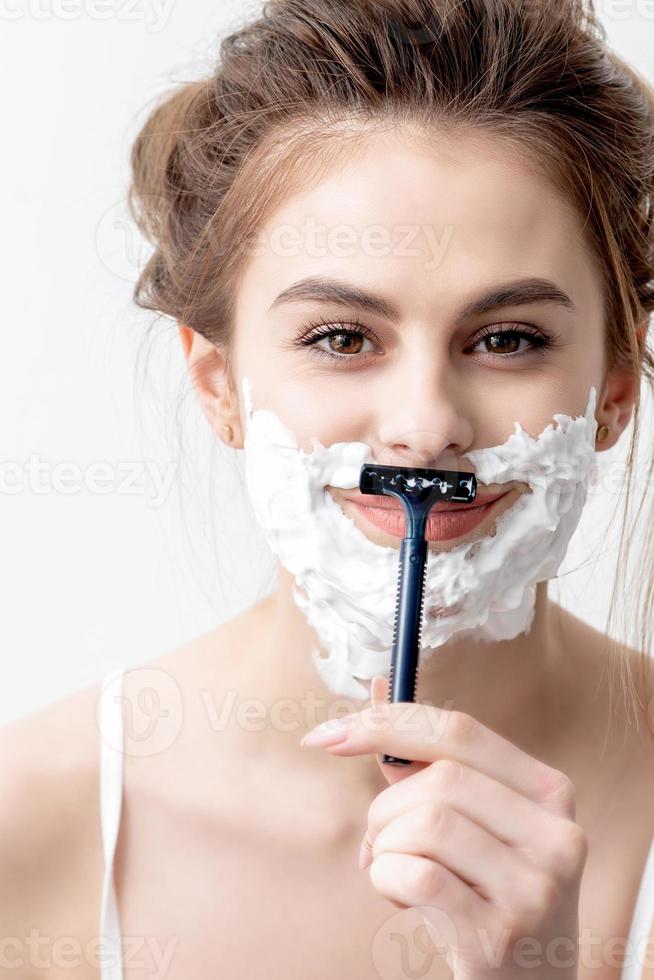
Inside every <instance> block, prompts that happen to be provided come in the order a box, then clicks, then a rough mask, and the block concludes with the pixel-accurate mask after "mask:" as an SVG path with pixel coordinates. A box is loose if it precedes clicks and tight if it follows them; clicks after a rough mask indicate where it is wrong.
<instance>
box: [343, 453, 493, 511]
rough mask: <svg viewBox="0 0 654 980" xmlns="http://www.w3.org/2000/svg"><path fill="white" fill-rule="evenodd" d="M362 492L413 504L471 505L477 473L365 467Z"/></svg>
mask: <svg viewBox="0 0 654 980" xmlns="http://www.w3.org/2000/svg"><path fill="white" fill-rule="evenodd" d="M359 490H360V491H361V493H365V494H377V495H378V494H388V495H390V496H392V497H399V498H400V499H404V500H410V501H411V502H412V503H430V504H433V503H435V502H436V501H437V500H457V501H460V502H462V503H466V504H468V503H470V502H471V501H473V500H474V499H475V497H476V495H477V480H476V477H475V475H474V473H466V472H459V471H458V470H430V469H422V468H420V467H416V466H377V465H375V464H372V463H371V464H364V465H363V466H362V467H361V472H360V474H359Z"/></svg>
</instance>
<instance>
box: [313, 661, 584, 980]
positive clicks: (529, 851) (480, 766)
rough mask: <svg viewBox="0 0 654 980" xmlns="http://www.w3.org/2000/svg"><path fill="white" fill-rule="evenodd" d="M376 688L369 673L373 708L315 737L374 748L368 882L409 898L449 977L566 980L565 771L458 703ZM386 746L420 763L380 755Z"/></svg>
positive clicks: (568, 871) (571, 974)
mask: <svg viewBox="0 0 654 980" xmlns="http://www.w3.org/2000/svg"><path fill="white" fill-rule="evenodd" d="M387 691H388V684H387V681H386V680H385V679H384V678H383V677H380V676H377V677H375V678H374V680H373V684H372V690H371V693H372V704H371V706H370V707H369V708H366V709H364V710H362V711H360V712H356V713H354V714H353V715H350V716H348V719H349V720H350V723H351V726H352V727H351V728H350V729H349V731H348V732H347V737H346V738H345V739H344V740H343V741H339V742H337V743H336V744H334V745H330V746H326V747H327V748H329V751H330V752H332V753H333V754H334V755H341V756H350V755H363V754H366V753H371V752H374V753H376V754H377V761H378V763H379V766H380V768H381V770H382V772H383V773H384V775H385V777H386V778H387V779H388V781H389V783H390V784H391V785H390V786H389V787H388V788H387V789H385V790H384V791H383V792H382V793H380V794H379V795H378V796H377V797H376V798H375V799H374V800H373V802H372V804H371V806H370V808H369V810H368V828H367V831H366V835H365V837H364V844H363V845H362V852H363V853H365V852H366V851H367V852H368V855H369V860H368V864H369V867H370V871H369V874H370V880H371V881H372V884H373V886H374V887H375V888H376V889H377V891H378V892H380V893H381V894H382V895H384V896H385V897H386V898H387V899H388V900H389V901H390V902H392V903H393V904H394V905H396V906H398V907H399V908H402V909H406V908H410V907H416V906H420V908H421V911H422V912H423V913H424V914H425V917H426V918H427V919H428V922H429V925H430V928H431V929H433V931H434V932H435V933H436V934H437V935H438V937H439V940H440V942H441V944H442V945H443V946H444V947H445V949H446V951H447V952H446V958H447V961H448V964H449V965H450V967H451V969H452V970H453V972H454V976H455V978H456V980H464V978H465V980H487V978H490V977H492V978H494V980H517V978H522V980H524V978H526V977H530V978H531V980H555V978H556V980H573V978H576V977H577V965H578V934H579V917H578V904H579V889H580V883H581V876H582V872H583V869H584V866H585V862H586V856H587V851H588V845H587V839H586V836H585V834H584V832H583V830H582V829H581V827H580V826H579V825H578V824H577V823H576V822H575V793H574V787H573V785H572V783H571V781H570V779H569V778H568V777H567V776H566V775H565V774H564V773H562V772H560V771H558V770H556V769H552V768H550V767H549V766H547V765H545V764H544V763H542V762H539V761H538V759H535V758H534V757H533V756H530V755H528V754H527V753H526V752H523V751H521V750H520V749H518V748H517V747H516V746H515V745H513V744H512V743H511V742H509V741H508V740H507V739H505V738H502V737H501V736H500V735H498V734H496V733H495V732H493V731H491V730H490V729H488V728H486V727H484V725H482V724H480V723H479V722H478V721H476V720H475V719H474V718H472V717H470V716H469V715H467V714H465V713H462V712H459V711H447V710H442V709H439V708H435V707H433V706H430V705H425V704H408V703H399V704H389V703H388V702H387V701H386V698H387ZM385 752H386V753H389V754H391V755H395V756H398V757H400V758H404V759H411V760H417V761H415V762H412V763H411V765H410V766H405V767H403V768H399V767H395V766H390V765H385V764H384V763H382V762H381V759H380V755H381V754H382V753H385ZM366 838H367V841H366ZM362 866H363V867H365V866H367V865H366V864H364V865H362Z"/></svg>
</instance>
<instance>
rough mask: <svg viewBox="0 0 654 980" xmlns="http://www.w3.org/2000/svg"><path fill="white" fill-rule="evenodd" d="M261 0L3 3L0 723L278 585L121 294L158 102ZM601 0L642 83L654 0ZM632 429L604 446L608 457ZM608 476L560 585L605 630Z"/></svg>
mask: <svg viewBox="0 0 654 980" xmlns="http://www.w3.org/2000/svg"><path fill="white" fill-rule="evenodd" d="M258 6H259V5H258V4H256V3H248V4H243V3H238V2H235V0H221V2H220V4H216V3H215V0H211V2H209V0H193V2H192V3H186V4H182V3H181V2H175V0H158V2H149V0H109V2H107V0H97V2H94V0H59V2H57V0H0V43H1V50H0V83H1V91H2V136H3V141H2V154H1V157H0V168H1V169H0V176H1V178H2V179H1V181H0V187H1V189H2V190H1V193H2V216H1V221H2V237H1V241H2V250H3V251H2V256H1V257H0V261H1V263H2V265H1V268H2V269H3V272H4V275H3V283H2V286H3V289H2V321H1V323H2V326H1V330H2V333H1V337H2V346H1V352H2V356H1V357H0V432H1V433H2V442H1V448H0V462H1V463H2V467H3V474H4V475H3V481H2V489H0V535H1V537H0V547H1V549H2V551H1V553H2V562H1V563H0V576H1V578H0V590H1V593H0V594H1V597H2V605H1V610H2V615H1V617H0V649H1V650H2V685H1V686H0V723H1V722H4V721H8V720H11V719H12V718H16V717H19V716H21V715H24V714H26V713H28V712H31V711H34V710H36V709H37V708H39V707H40V706H42V705H44V704H47V703H49V702H52V701H55V700H58V699H59V698H61V697H63V696H65V695H66V694H68V693H71V692H74V691H77V690H80V689H81V688H83V687H87V686H89V685H91V684H95V683H96V682H98V681H99V679H100V678H101V677H102V675H103V674H104V673H105V672H106V671H108V670H110V669H111V668H113V667H114V666H117V665H118V664H126V665H130V664H136V663H143V662H146V661H148V660H149V659H150V658H153V657H156V656H159V655H160V654H161V653H163V652H165V651H167V650H170V649H172V648H174V647H175V646H177V645H178V644H180V643H182V642H184V641H186V640H188V639H190V638H192V637H194V636H196V635H198V634H199V633H202V632H205V631H206V630H208V629H211V628H212V627H213V626H214V625H216V624H217V623H218V622H220V621H222V620H223V619H225V618H227V617H231V616H232V615H235V614H236V613H237V612H238V611H240V610H241V609H243V608H245V607H247V606H249V605H250V604H251V603H252V602H253V601H255V600H256V599H257V598H258V596H260V595H263V594H264V593H265V592H266V591H268V589H269V588H270V586H271V582H272V579H271V574H272V569H273V561H272V557H271V556H270V554H269V552H268V549H267V547H266V545H265V542H264V541H263V539H262V537H261V535H260V532H259V531H258V528H257V527H256V525H255V522H254V518H253V516H252V514H251V510H250V506H249V501H248V500H247V499H246V491H245V488H244V486H243V485H242V478H241V476H240V472H241V471H240V464H239V461H238V460H237V458H236V456H235V454H234V453H233V452H232V451H231V450H229V449H227V448H226V447H223V446H222V445H220V444H216V441H215V439H214V438H213V436H212V434H211V432H210V430H209V427H208V424H207V423H206V421H205V419H204V416H202V415H201V413H200V410H199V408H198V406H197V404H196V401H195V395H194V393H193V391H192V389H191V387H190V385H189V382H188V379H187V375H186V371H185V366H184V362H183V358H182V353H181V348H180V344H179V340H178V335H177V332H176V329H175V326H174V324H172V323H170V324H168V325H165V324H163V323H160V324H158V325H157V327H156V329H155V332H154V335H153V336H152V337H151V338H148V336H147V335H146V329H147V327H148V324H149V323H150V322H151V319H152V317H151V316H150V314H145V313H143V312H141V311H139V310H137V309H136V308H135V307H134V306H133V305H132V303H131V289H132V281H133V280H134V279H135V278H136V274H137V269H138V267H139V264H140V262H141V261H142V260H143V258H144V256H146V255H147V254H148V252H149V249H148V247H147V246H144V245H143V243H142V242H140V240H139V239H138V238H137V235H136V233H135V231H134V230H133V229H132V228H130V227H129V226H128V224H127V220H128V219H127V215H126V212H125V208H124V197H125V189H126V186H127V179H128V167H127V161H128V154H129V149H130V146H131V143H132V141H133V138H134V135H135V134H136V132H137V131H138V129H139V128H140V126H141V125H142V124H143V121H144V119H145V117H146V115H147V113H148V110H149V108H150V105H149V103H150V101H151V100H152V99H153V98H154V97H155V96H156V95H158V94H159V93H160V92H162V91H164V90H167V89H169V88H170V87H171V86H173V85H174V84H176V83H177V82H181V81H185V80H189V79H192V78H196V77H201V76H203V75H204V74H206V73H207V72H208V71H209V69H210V67H211V64H212V62H213V60H214V57H215V55H216V53H217V50H218V43H219V40H220V38H221V37H222V36H223V35H224V34H225V33H226V32H227V31H231V30H233V29H235V28H236V27H238V26H239V25H240V23H241V22H243V21H246V20H248V19H249V18H250V16H251V15H252V14H254V13H255V12H256V10H257V9H258ZM597 6H598V10H599V12H600V14H601V17H602V20H603V22H604V23H605V25H606V27H607V30H608V36H609V41H610V43H611V44H612V46H614V47H615V48H616V49H617V50H618V51H619V52H620V53H622V54H623V55H624V56H625V57H627V59H628V60H629V61H630V62H631V63H632V64H633V65H634V66H635V67H636V68H638V69H640V70H641V71H642V72H643V73H644V74H645V75H646V76H647V77H648V78H649V79H650V80H652V79H653V78H654V70H653V69H654V65H653V61H652V54H651V50H652V40H653V39H654V0H640V2H636V0H633V2H631V0H630V2H626V0H615V2H613V3H609V2H608V0H605V2H601V0H600V2H599V3H598V5H597ZM645 409H646V417H645V422H644V425H645V427H646V428H648V429H649V430H650V432H651V431H652V425H651V418H652V408H651V404H650V401H649V399H647V400H646V405H645ZM628 434H629V433H628V432H626V433H624V435H623V438H622V440H621V444H620V445H619V446H618V447H616V448H615V449H614V450H611V451H609V452H608V453H605V454H602V455H603V459H602V466H603V467H606V469H607V470H608V472H609V473H610V474H613V475H614V474H615V473H616V472H618V473H619V469H620V460H621V458H622V454H623V450H624V449H626V446H627V436H628ZM98 463H99V464H101V466H102V467H103V470H102V474H103V475H102V474H101V473H100V472H99V471H98V470H97V469H96V470H94V469H93V466H94V465H95V464H98ZM616 467H617V470H616ZM162 481H163V485H162ZM617 482H619V481H617ZM11 485H14V486H17V487H18V491H16V492H14V491H12V490H11ZM602 486H603V487H604V489H603V491H602V492H601V493H592V494H591V495H590V497H589V502H588V504H587V507H586V509H585V511H584V514H583V517H582V522H581V525H580V527H579V529H578V531H577V533H576V534H575V537H574V539H573V541H572V544H571V547H570V550H569V552H568V555H567V556H566V560H565V563H564V565H563V567H562V569H561V572H560V581H559V582H556V583H551V584H550V594H551V595H552V596H553V597H554V598H555V599H557V600H558V601H560V602H561V603H562V604H563V605H564V606H569V607H570V608H572V609H573V610H574V612H575V613H576V614H577V615H579V616H581V617H582V618H584V619H586V620H588V621H589V622H591V623H592V624H593V625H595V626H597V627H598V628H600V629H603V628H604V623H605V611H606V605H607V603H608V598H609V595H610V588H611V585H612V581H613V560H614V546H613V545H612V537H611V534H610V533H607V532H610V530H611V528H613V527H615V526H616V524H615V520H613V521H611V515H612V512H613V509H614V507H615V505H616V500H617V497H616V493H615V491H613V490H611V489H610V487H609V484H608V483H606V481H604V480H602ZM101 487H104V488H105V490H104V492H100V489H101ZM640 489H641V491H642V490H644V489H646V488H645V487H643V486H642V485H641V487H640ZM617 632H618V633H619V632H620V631H619V630H618V631H617Z"/></svg>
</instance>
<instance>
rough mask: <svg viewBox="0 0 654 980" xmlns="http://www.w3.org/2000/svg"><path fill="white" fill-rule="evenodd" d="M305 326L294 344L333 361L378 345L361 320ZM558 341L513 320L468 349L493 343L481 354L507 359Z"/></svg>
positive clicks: (487, 329) (357, 355)
mask: <svg viewBox="0 0 654 980" xmlns="http://www.w3.org/2000/svg"><path fill="white" fill-rule="evenodd" d="M516 328H519V329H516ZM304 329H308V330H309V333H307V334H305V335H301V336H300V337H299V338H298V339H297V340H295V341H293V343H292V345H291V346H294V347H302V348H304V347H308V348H310V349H311V355H312V356H314V357H319V358H328V359H329V360H330V361H332V362H334V361H357V360H360V359H361V356H362V355H365V354H366V353H370V352H369V351H367V352H366V351H364V350H363V344H364V342H365V341H366V340H367V341H369V342H370V343H371V344H373V345H375V344H376V341H375V338H374V336H373V334H372V333H371V331H370V330H368V328H367V327H366V326H365V324H363V323H361V322H360V321H359V320H357V319H355V320H354V321H351V322H348V323H333V322H330V321H325V320H320V321H318V322H317V323H309V324H307V325H306V327H305V328H304ZM323 340H326V341H327V343H328V345H329V347H328V349H325V348H323V347H318V343H319V342H320V341H323ZM521 340H525V341H527V343H528V345H529V346H528V347H527V349H526V350H525V348H524V347H523V348H522V349H519V343H520V341H521ZM557 340H558V337H555V336H550V335H549V334H547V333H545V332H544V331H543V330H541V329H540V328H539V327H536V328H534V327H532V326H531V325H530V324H521V323H510V324H505V325H504V326H498V325H492V324H491V325H489V326H487V327H483V328H482V330H481V331H480V332H479V333H477V335H476V337H475V338H474V343H473V345H472V347H468V348H466V350H470V351H474V349H475V348H476V347H478V346H479V344H481V343H488V342H490V349H489V348H488V347H487V349H486V350H485V351H482V352H481V353H483V354H485V355H490V356H491V357H492V358H493V359H494V360H497V359H498V358H500V359H501V360H503V361H506V360H509V359H510V358H513V357H524V356H526V355H529V354H532V353H536V354H541V355H542V354H543V353H544V352H545V351H546V350H548V349H550V348H553V347H555V346H557Z"/></svg>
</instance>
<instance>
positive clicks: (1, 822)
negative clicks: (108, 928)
mask: <svg viewBox="0 0 654 980" xmlns="http://www.w3.org/2000/svg"><path fill="white" fill-rule="evenodd" d="M98 692H99V688H98V687H97V686H94V687H90V688H87V689H85V690H83V691H81V692H78V693H75V694H73V695H70V696H68V697H65V698H62V699H60V700H59V701H57V702H55V703H53V704H50V705H47V706H45V707H43V708H40V709H38V710H37V711H33V712H31V713H30V714H29V715H26V716H25V717H23V718H20V719H18V720H15V721H12V722H10V723H8V724H5V725H4V726H2V727H0V798H1V799H2V806H1V807H0V880H2V883H3V887H2V889H0V921H2V925H3V934H4V935H11V936H13V937H14V941H15V944H16V945H17V949H13V948H12V957H15V956H18V955H22V956H23V958H24V972H23V973H21V976H25V977H26V978H29V977H31V976H32V975H34V974H35V970H34V968H32V969H30V966H29V954H30V950H31V949H32V946H31V945H30V943H28V942H27V937H28V936H29V935H30V930H34V929H36V930H38V931H39V933H40V934H41V935H42V936H46V937H47V936H52V935H53V934H58V935H62V934H64V935H69V936H71V937H78V938H79V940H80V941H81V940H82V939H83V936H84V934H85V933H87V934H92V932H93V930H94V927H95V922H94V916H93V912H94V910H95V908H99V905H98V904H97V903H99V901H100V894H101V879H102V857H101V834H100V826H99V799H98V778H99V775H98V726H97V722H96V704H97V699H98ZM91 895H93V898H94V902H89V897H90V896H91ZM62 896H65V897H66V901H65V902H64V901H62ZM96 931H97V930H96ZM23 941H24V942H25V945H24V946H23V945H22V944H23ZM44 951H45V955H46V956H47V944H46V946H45V947H44ZM36 975H38V973H36ZM80 975H82V974H80Z"/></svg>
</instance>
